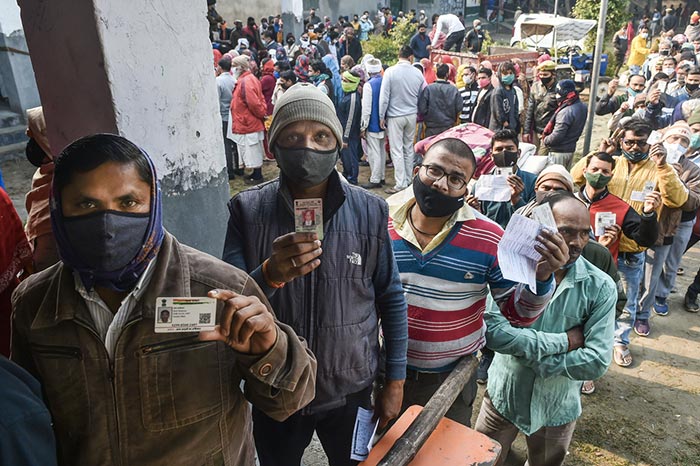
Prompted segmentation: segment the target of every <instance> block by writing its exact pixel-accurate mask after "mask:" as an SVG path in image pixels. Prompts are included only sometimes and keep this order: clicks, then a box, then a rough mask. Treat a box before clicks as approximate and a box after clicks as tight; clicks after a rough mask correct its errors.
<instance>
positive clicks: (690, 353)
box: [0, 117, 700, 466]
mask: <svg viewBox="0 0 700 466" xmlns="http://www.w3.org/2000/svg"><path fill="white" fill-rule="evenodd" d="M606 121H607V119H606V118H604V117H602V118H596V120H595V126H594V128H595V129H594V137H593V141H596V142H597V141H599V140H600V138H601V137H602V136H603V135H605V133H606V130H605V123H606ZM581 139H583V138H581ZM0 169H1V170H2V172H3V176H4V178H5V183H6V184H7V189H8V192H9V194H10V196H11V197H12V198H13V201H14V202H15V205H16V206H17V208H18V210H20V213H21V215H22V217H24V216H26V213H25V212H24V205H23V204H24V203H23V198H24V193H26V191H27V189H28V188H29V185H30V180H31V175H32V173H33V172H34V167H32V166H31V165H29V163H28V162H26V160H25V159H24V158H16V159H13V160H5V161H3V162H2V163H0ZM276 171H277V168H276V167H275V165H274V164H273V163H268V164H266V165H265V168H264V173H265V176H266V178H270V177H273V176H275V174H276ZM390 174H391V169H389V171H388V173H387V182H388V183H389V184H388V185H390V183H391V182H392V181H393V180H392V179H391V176H390ZM367 176H368V171H367V168H366V167H362V169H361V175H360V182H361V183H364V182H365V181H366V180H367ZM242 187H243V183H242V182H241V180H240V179H237V180H235V181H234V182H232V183H231V188H232V192H237V191H239V190H240V189H242ZM376 191H377V194H381V195H384V194H383V192H382V191H380V190H376ZM683 267H684V269H685V270H686V272H685V275H684V276H681V277H678V283H677V289H678V292H677V293H675V294H672V295H671V297H670V313H669V315H668V316H666V317H659V316H655V315H653V316H652V320H651V323H652V331H651V335H650V336H649V337H647V338H641V337H637V336H636V335H635V336H633V337H632V344H631V351H632V354H633V357H634V363H633V364H632V366H631V367H629V368H621V367H618V366H616V365H615V364H614V363H613V364H612V365H611V367H610V369H609V371H608V373H607V374H606V375H605V376H604V377H603V378H602V379H600V380H598V381H597V382H596V391H595V393H594V394H593V395H590V396H584V397H583V415H582V416H581V418H580V419H579V421H578V425H577V427H576V432H575V434H574V440H573V443H572V445H571V448H570V452H569V453H570V454H569V457H568V459H567V461H566V464H567V465H570V466H593V465H595V466H631V465H639V466H671V465H673V466H698V465H700V314H690V313H688V312H686V311H685V310H683V294H684V292H685V290H686V288H687V286H688V285H689V284H690V283H691V281H692V279H693V277H694V275H695V272H696V271H697V270H698V268H699V267H700V247H695V248H693V249H692V250H691V251H689V252H688V254H686V256H685V258H684V261H683ZM482 396H483V387H480V389H479V395H478V398H477V401H476V403H475V411H474V418H473V421H472V422H473V423H474V422H475V421H476V415H477V414H478V407H479V406H480V404H481V397H482ZM524 461H525V442H524V438H523V437H522V436H519V437H518V440H517V441H516V443H515V445H514V448H513V451H512V452H511V455H510V456H509V458H508V463H507V465H508V466H516V465H518V466H519V465H522V464H523V463H524ZM304 464H305V465H307V466H311V465H313V466H317V465H318V466H324V465H327V462H326V459H325V456H324V454H323V451H322V449H321V447H320V444H319V443H318V441H317V440H314V442H313V443H312V445H311V446H310V447H309V448H308V449H307V454H306V455H305V457H304Z"/></svg>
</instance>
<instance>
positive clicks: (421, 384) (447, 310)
mask: <svg viewBox="0 0 700 466" xmlns="http://www.w3.org/2000/svg"><path fill="white" fill-rule="evenodd" d="M475 166H476V162H475V159H474V155H473V153H472V151H471V149H470V148H469V146H467V144H465V143H464V142H462V141H460V140H458V139H453V138H448V139H443V140H441V141H438V142H436V143H434V144H433V145H432V146H430V148H429V149H428V151H427V152H426V154H425V157H424V159H423V164H422V165H420V166H418V167H416V168H415V170H414V177H413V187H412V189H407V190H404V191H402V192H401V193H398V194H396V195H394V196H392V197H391V198H389V200H388V203H389V213H390V221H389V235H390V237H391V241H392V245H393V249H394V254H395V256H396V261H397V264H398V268H399V272H400V273H401V283H402V285H403V289H404V290H405V292H406V300H407V302H408V333H409V340H408V370H407V378H406V386H405V394H404V409H405V408H407V407H408V406H410V405H411V404H420V405H425V403H426V402H427V401H428V399H429V398H430V397H431V396H432V395H433V394H434V393H435V391H436V390H437V388H438V387H439V386H440V384H441V383H442V381H444V380H445V378H447V376H448V375H449V374H450V372H451V370H452V369H453V368H454V366H455V365H456V363H457V361H458V360H459V358H460V357H461V356H464V355H468V354H474V353H475V352H477V351H478V350H479V349H482V348H483V347H484V345H485V343H486V340H485V331H486V327H485V325H484V321H483V312H484V306H485V304H486V296H487V295H489V294H490V295H491V296H492V297H493V299H494V301H495V302H496V303H497V305H498V308H499V310H500V312H502V314H503V316H504V318H505V319H506V320H507V321H509V322H511V323H513V324H514V325H516V326H522V327H527V326H529V325H532V323H533V322H535V321H536V320H537V318H538V317H539V315H540V313H541V312H542V309H544V306H546V304H547V302H548V301H549V300H550V299H551V297H552V285H553V282H552V275H553V273H554V272H555V271H556V270H558V269H559V267H561V266H562V265H563V264H564V263H565V262H566V260H567V258H568V249H567V247H566V243H565V242H564V239H563V238H562V237H561V235H559V234H557V233H551V232H544V233H543V234H542V236H541V238H539V242H538V244H537V245H535V246H534V248H535V249H536V250H537V251H538V252H539V253H540V254H542V256H543V260H542V261H541V262H540V264H538V266H537V274H536V275H537V282H536V285H535V287H534V288H536V289H533V288H530V287H528V286H527V285H523V284H516V283H514V282H512V281H509V280H505V279H504V278H503V275H502V273H501V269H500V267H499V265H498V260H497V248H498V243H499V241H500V239H501V236H502V235H503V230H502V229H501V227H499V226H498V225H497V224H496V223H494V222H493V221H491V220H489V219H488V218H486V217H485V216H484V215H482V214H481V213H479V212H476V211H474V210H473V209H472V208H471V207H470V206H469V205H467V204H466V203H465V202H464V195H465V194H466V192H467V183H468V182H469V179H470V178H471V176H472V174H473V173H474V169H475ZM475 395H476V380H475V378H472V379H471V380H469V381H468V382H467V384H466V385H465V387H464V389H463V391H462V393H461V395H460V396H459V397H458V399H457V400H456V401H455V402H454V404H453V405H452V406H451V407H450V409H449V410H448V412H447V417H449V418H451V419H453V420H455V421H457V422H460V423H462V424H464V425H467V426H468V425H470V424H471V413H472V403H473V402H474V397H475Z"/></svg>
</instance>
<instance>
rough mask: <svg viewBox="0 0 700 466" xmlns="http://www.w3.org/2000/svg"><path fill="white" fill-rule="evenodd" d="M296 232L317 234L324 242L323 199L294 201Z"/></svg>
mask: <svg viewBox="0 0 700 466" xmlns="http://www.w3.org/2000/svg"><path fill="white" fill-rule="evenodd" d="M294 231H296V232H297V233H316V235H317V236H318V239H319V240H323V199H295V200H294Z"/></svg>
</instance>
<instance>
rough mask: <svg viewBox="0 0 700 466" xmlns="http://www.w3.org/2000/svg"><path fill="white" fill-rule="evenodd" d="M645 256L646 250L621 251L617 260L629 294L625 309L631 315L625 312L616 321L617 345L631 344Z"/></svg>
mask: <svg viewBox="0 0 700 466" xmlns="http://www.w3.org/2000/svg"><path fill="white" fill-rule="evenodd" d="M644 256H645V253H644V252H638V253H630V252H627V253H624V252H621V253H620V255H619V257H618V260H617V269H618V271H619V272H620V280H622V284H623V285H624V287H625V294H626V295H627V305H626V306H625V311H626V312H627V313H629V317H627V316H625V315H624V314H623V316H621V317H620V318H619V319H617V321H616V322H615V344H616V345H629V344H630V330H632V324H633V323H634V321H635V319H636V318H637V307H638V301H639V287H640V286H641V284H642V278H643V277H644Z"/></svg>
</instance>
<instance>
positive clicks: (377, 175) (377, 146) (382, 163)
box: [365, 131, 386, 183]
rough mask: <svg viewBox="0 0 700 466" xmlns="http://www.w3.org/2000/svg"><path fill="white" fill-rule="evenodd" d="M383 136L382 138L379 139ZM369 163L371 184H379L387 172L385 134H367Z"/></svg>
mask: <svg viewBox="0 0 700 466" xmlns="http://www.w3.org/2000/svg"><path fill="white" fill-rule="evenodd" d="M378 134H382V136H381V137H377V135H378ZM365 141H367V161H368V162H369V172H370V175H369V182H370V183H379V182H381V181H382V180H383V179H384V177H385V172H386V149H385V147H384V136H383V133H370V132H369V131H368V132H367V137H366V138H365Z"/></svg>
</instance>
